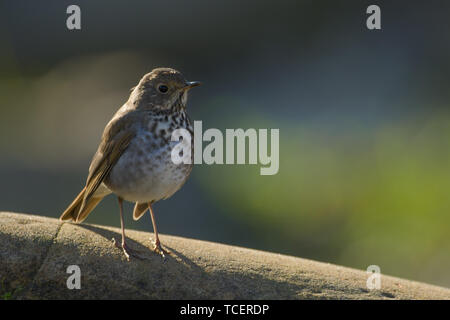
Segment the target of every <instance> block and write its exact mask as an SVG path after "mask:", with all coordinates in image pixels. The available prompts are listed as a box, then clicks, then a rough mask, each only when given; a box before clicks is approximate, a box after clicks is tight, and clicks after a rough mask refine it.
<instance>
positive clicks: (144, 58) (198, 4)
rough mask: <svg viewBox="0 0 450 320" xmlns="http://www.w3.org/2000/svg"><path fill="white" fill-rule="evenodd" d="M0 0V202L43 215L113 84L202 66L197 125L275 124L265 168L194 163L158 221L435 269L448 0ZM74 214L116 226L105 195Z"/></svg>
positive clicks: (444, 205)
mask: <svg viewBox="0 0 450 320" xmlns="http://www.w3.org/2000/svg"><path fill="white" fill-rule="evenodd" d="M0 3H1V4H0V150H1V154H0V178H1V183H0V209H1V210H9V211H16V212H27V213H34V214H41V215H46V216H51V217H58V216H59V215H60V213H61V212H62V211H63V210H64V209H65V207H66V206H67V205H68V204H69V203H70V202H71V201H72V199H73V197H74V196H75V195H76V194H78V192H79V191H80V189H81V188H82V186H83V184H84V182H85V179H86V175H87V169H88V165H89V162H90V159H91V157H92V155H93V153H94V152H95V150H96V148H97V145H98V143H99V138H100V135H101V132H102V131H103V128H104V126H105V124H106V123H107V121H108V120H109V119H110V118H111V116H112V115H113V113H114V112H115V111H116V110H117V109H118V108H119V107H120V106H121V105H122V104H123V103H124V102H125V101H126V99H127V98H128V94H129V89H130V88H131V87H133V86H134V85H135V84H136V83H137V82H138V80H139V79H140V78H141V77H142V76H143V75H144V74H145V73H147V72H149V71H151V69H153V68H155V67H159V66H168V67H173V68H176V69H179V70H180V71H182V72H183V73H184V74H185V75H186V77H187V78H188V79H190V80H201V81H202V82H203V83H204V85H203V86H202V87H200V88H198V89H195V90H193V92H192V94H191V97H190V100H189V103H188V109H189V113H190V115H191V118H192V119H195V120H202V121H203V128H204V130H206V129H207V128H219V129H221V130H224V129H225V128H279V129H280V171H279V173H278V174H277V175H275V176H261V175H259V168H260V166H259V165H257V166H255V165H253V166H251V165H239V166H238V165H236V166H229V165H223V166H219V165H213V166H206V165H200V166H196V167H195V168H194V170H193V173H192V176H191V178H190V179H189V180H188V182H187V183H186V185H185V186H184V187H183V188H182V189H181V190H180V191H179V192H178V193H176V194H175V195H174V196H173V197H172V198H171V199H170V200H166V201H161V202H159V203H158V204H157V205H156V206H155V211H156V215H157V220H158V227H159V231H160V232H162V233H167V234H174V235H179V236H186V237H192V238H198V239H203V240H210V241H218V242H223V243H228V244H234V245H239V246H246V247H252V248H257V249H262V250H269V251H274V252H280V253H285V254H290V255H295V256H301V257H305V258H311V259H316V260H320V261H325V262H331V263H337V264H342V265H346V266H350V267H355V268H358V269H366V268H367V266H369V265H372V264H376V265H379V266H380V268H381V272H382V273H384V274H390V275H396V276H401V277H405V278H411V279H415V280H421V281H427V282H431V283H435V284H438V285H443V286H450V276H449V273H448V270H450V254H449V253H450V232H449V223H450V217H449V210H450V197H449V190H450V188H449V187H450V113H449V109H448V108H449V101H450V90H449V88H450V76H449V75H450V58H449V57H450V41H449V36H450V26H449V22H448V21H449V17H450V3H449V2H448V1H415V2H414V1H395V2H393V1H377V2H366V1H323V0H320V1H234V0H228V1H214V2H212V1H206V0H205V1H182V0H178V1H95V2H93V1H76V2H73V1H70V2H69V1H56V0H55V1H39V2H38V1H1V2H0ZM70 4H77V5H79V6H80V7H81V19H82V22H81V25H82V29H81V30H79V31H69V30H67V28H66V18H67V16H68V15H67V14H66V8H67V6H69V5H70ZM370 4H377V5H379V6H380V7H381V21H382V30H376V31H370V30H368V29H367V28H366V18H367V17H368V15H367V14H366V8H367V6H368V5H370ZM126 209H127V210H128V212H129V213H128V214H127V215H126V217H125V218H126V224H127V227H129V228H135V229H139V230H146V231H150V230H151V221H150V218H149V217H148V216H145V217H143V218H142V219H141V220H139V221H138V222H133V221H132V219H131V210H132V207H131V205H129V206H127V207H126ZM87 222H88V223H97V224H105V225H114V226H119V215H118V208H117V205H116V200H115V199H114V197H109V198H107V199H106V200H105V201H103V202H102V203H101V204H100V205H99V207H98V208H97V209H96V210H95V211H94V212H93V213H92V214H91V215H90V216H89V218H88V220H87Z"/></svg>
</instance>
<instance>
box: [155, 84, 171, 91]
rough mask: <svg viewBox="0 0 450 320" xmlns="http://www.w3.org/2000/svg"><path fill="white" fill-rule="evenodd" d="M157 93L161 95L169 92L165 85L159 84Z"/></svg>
mask: <svg viewBox="0 0 450 320" xmlns="http://www.w3.org/2000/svg"><path fill="white" fill-rule="evenodd" d="M158 91H159V92H161V93H166V92H167V91H169V88H168V87H167V86H166V85H164V84H161V85H159V86H158Z"/></svg>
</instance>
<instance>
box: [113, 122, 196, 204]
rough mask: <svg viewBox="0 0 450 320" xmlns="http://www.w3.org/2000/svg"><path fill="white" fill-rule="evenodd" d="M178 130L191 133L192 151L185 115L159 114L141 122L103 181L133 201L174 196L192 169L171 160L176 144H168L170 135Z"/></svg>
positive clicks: (189, 128) (188, 125) (120, 194)
mask: <svg viewBox="0 0 450 320" xmlns="http://www.w3.org/2000/svg"><path fill="white" fill-rule="evenodd" d="M178 128H183V129H187V130H188V131H190V132H191V146H192V148H193V130H192V127H191V125H190V123H189V119H188V118H187V116H184V117H182V116H178V117H173V115H161V116H158V117H153V118H151V119H150V120H149V121H147V123H144V124H143V125H142V126H141V127H140V128H139V129H138V130H137V133H136V136H135V137H134V138H133V140H132V141H131V143H130V145H129V147H128V148H127V149H126V150H125V152H124V153H123V154H122V156H121V157H120V158H119V160H118V161H117V163H116V165H115V166H114V167H113V169H112V170H111V172H110V174H109V176H108V177H107V178H106V179H105V184H106V185H107V187H108V188H109V189H111V191H113V192H114V193H116V194H117V195H119V196H120V197H122V198H124V199H125V200H128V201H133V202H150V201H158V200H161V199H165V198H168V197H170V196H171V195H172V194H174V193H175V192H176V191H177V190H178V189H179V188H180V187H181V186H182V185H183V184H184V182H185V181H186V179H187V178H188V176H189V174H190V172H191V170H192V166H193V165H192V163H193V161H191V164H183V163H182V164H175V163H174V162H173V161H172V149H173V148H174V147H175V145H177V144H178V143H179V142H178V141H171V136H172V132H173V131H174V130H176V129H178ZM192 151H193V150H191V159H192V158H193V152H192ZM192 160H193V159H192Z"/></svg>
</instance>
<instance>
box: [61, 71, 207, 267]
mask: <svg viewBox="0 0 450 320" xmlns="http://www.w3.org/2000/svg"><path fill="white" fill-rule="evenodd" d="M200 84H201V83H200V82H199V81H187V80H186V78H185V77H184V75H183V74H182V73H181V72H179V71H177V70H175V69H172V68H156V69H153V70H152V71H151V72H150V73H147V74H145V75H144V76H143V77H142V78H141V79H140V81H139V83H138V84H137V85H136V86H135V87H133V88H132V89H131V93H130V96H129V98H128V100H127V101H126V102H125V104H123V105H122V107H120V108H119V109H118V110H117V112H116V113H115V114H114V116H113V117H112V119H111V120H110V121H109V122H108V124H107V125H106V127H105V129H104V131H103V134H102V137H101V141H100V144H99V146H98V149H97V151H96V153H95V154H94V156H93V158H92V161H91V164H90V166H89V172H88V176H87V179H86V184H85V186H84V188H83V189H82V190H81V192H80V193H79V194H78V196H77V197H76V198H75V199H74V200H73V201H72V203H71V204H70V205H69V206H68V207H67V209H66V210H65V211H64V212H63V213H62V214H61V216H60V220H61V221H72V222H75V223H81V222H83V221H84V220H85V219H86V218H87V217H88V215H89V214H90V213H91V212H92V210H93V209H94V208H95V207H96V206H97V205H98V204H99V203H100V201H102V199H104V197H106V196H107V195H109V194H114V195H116V196H117V199H118V205H119V214H120V224H121V233H122V241H121V243H119V242H118V241H116V240H115V239H113V243H114V244H115V246H116V247H118V248H120V249H121V250H122V251H123V253H124V255H125V257H126V259H127V260H128V261H129V260H130V257H134V258H138V259H140V258H142V257H141V256H140V254H139V253H138V252H137V251H135V250H132V249H131V248H130V247H129V246H128V244H127V240H126V237H125V226H124V218H123V201H130V202H134V203H135V206H134V210H133V219H134V220H138V219H140V218H141V217H142V216H143V215H144V214H145V213H146V211H147V210H149V211H150V217H151V220H152V225H153V231H154V235H155V240H154V241H152V242H153V245H154V248H153V249H154V251H155V252H156V253H158V254H160V255H161V256H162V257H165V254H170V252H169V251H168V250H167V249H164V248H163V247H162V245H161V242H160V240H159V236H158V230H157V227H156V220H155V215H154V212H153V208H152V205H153V204H154V203H155V202H157V201H159V200H163V199H167V198H169V197H171V196H172V195H173V194H174V193H175V192H176V191H178V190H179V189H180V188H181V187H182V186H183V184H184V183H185V182H186V180H187V179H188V177H189V175H190V173H191V171H192V168H193V152H191V161H190V162H189V161H187V162H182V163H179V164H175V163H174V161H172V158H171V151H172V149H173V147H174V145H175V144H177V142H176V141H172V139H171V134H172V132H173V131H174V130H176V129H185V130H187V132H189V134H190V137H191V146H193V142H194V132H193V126H192V122H191V120H190V118H189V116H188V114H187V111H186V104H187V100H188V92H189V91H190V89H192V88H194V87H197V86H199V85H200ZM192 148H193V147H192ZM192 150H193V149H192Z"/></svg>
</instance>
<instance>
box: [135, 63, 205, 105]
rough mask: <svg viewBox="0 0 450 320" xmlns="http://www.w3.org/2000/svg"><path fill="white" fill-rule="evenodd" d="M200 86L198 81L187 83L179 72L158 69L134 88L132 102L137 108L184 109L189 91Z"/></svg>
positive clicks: (144, 77) (143, 78) (147, 75)
mask: <svg viewBox="0 0 450 320" xmlns="http://www.w3.org/2000/svg"><path fill="white" fill-rule="evenodd" d="M200 84H201V83H200V82H198V81H187V80H186V78H185V77H184V76H183V74H182V73H181V72H179V71H177V70H174V69H171V68H157V69H154V70H152V72H150V73H147V74H146V75H145V76H143V77H142V79H141V80H140V81H139V84H138V85H137V86H136V87H134V88H133V90H132V92H131V95H130V100H131V102H132V103H133V104H134V105H135V106H136V107H137V108H145V109H147V108H150V109H156V110H178V109H184V108H186V103H187V95H188V91H189V90H190V89H192V88H193V87H197V86H199V85H200Z"/></svg>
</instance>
